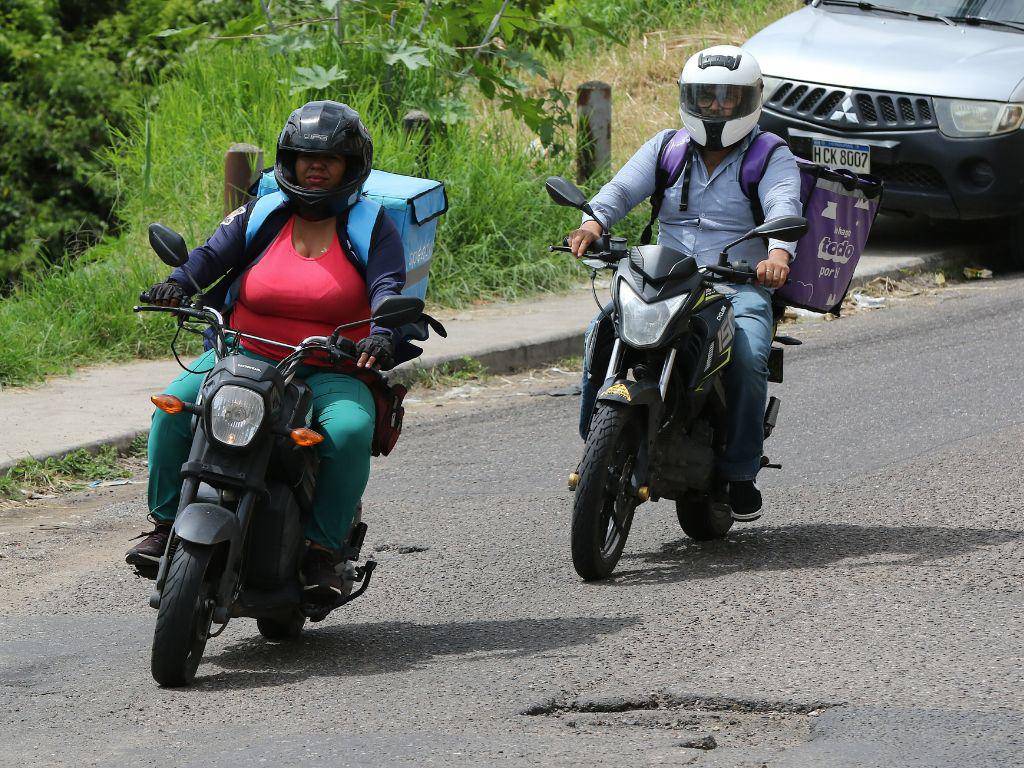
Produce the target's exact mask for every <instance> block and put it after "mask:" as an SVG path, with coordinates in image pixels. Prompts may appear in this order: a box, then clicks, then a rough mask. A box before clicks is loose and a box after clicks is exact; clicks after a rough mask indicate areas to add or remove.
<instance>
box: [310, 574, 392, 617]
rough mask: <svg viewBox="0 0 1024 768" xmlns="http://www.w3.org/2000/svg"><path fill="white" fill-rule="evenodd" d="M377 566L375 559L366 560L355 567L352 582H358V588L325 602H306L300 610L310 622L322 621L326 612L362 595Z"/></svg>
mask: <svg viewBox="0 0 1024 768" xmlns="http://www.w3.org/2000/svg"><path fill="white" fill-rule="evenodd" d="M376 567H377V561H376V560H367V561H366V562H365V563H363V564H362V565H361V566H358V567H357V568H356V569H355V579H354V582H355V583H356V584H359V589H357V590H356V591H355V592H352V593H351V594H348V595H339V596H338V598H337V599H336V600H335V601H334V602H332V603H327V604H322V603H307V604H305V605H303V606H302V612H303V613H305V614H306V616H308V617H309V620H310V621H312V622H317V621H323V620H324V619H326V618H327V614H329V613H330V612H331V611H333V610H334V609H336V608H340V607H341V606H343V605H345V604H346V603H351V602H352V601H353V600H355V599H356V598H357V597H360V596H362V594H363V593H364V592H365V591H366V588H367V587H368V586H370V577H371V576H372V575H373V569H374V568H376Z"/></svg>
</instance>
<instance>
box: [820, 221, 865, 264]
mask: <svg viewBox="0 0 1024 768" xmlns="http://www.w3.org/2000/svg"><path fill="white" fill-rule="evenodd" d="M836 232H837V233H838V235H839V236H842V235H845V236H847V237H849V235H850V230H848V229H842V228H837V229H836ZM854 251H856V248H855V247H854V244H853V243H851V242H850V241H849V240H847V239H843V240H840V239H839V237H838V236H837V237H836V239H835V240H833V239H832V238H831V237H829V236H828V235H825V236H824V237H823V238H821V240H819V241H818V258H819V259H821V260H822V261H834V262H835V263H836V264H845V263H846V262H848V261H849V260H850V257H851V256H853V254H854Z"/></svg>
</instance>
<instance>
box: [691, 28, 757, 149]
mask: <svg viewBox="0 0 1024 768" xmlns="http://www.w3.org/2000/svg"><path fill="white" fill-rule="evenodd" d="M763 87H764V86H763V83H762V82H761V67H759V66H758V64H757V61H756V60H755V59H754V57H753V56H751V55H750V53H749V52H747V51H744V50H743V49H741V48H737V47H736V46H735V45H715V46H713V47H711V48H707V49H706V50H703V51H701V52H700V53H695V54H694V55H693V56H691V57H690V58H689V60H688V61H687V62H686V66H685V67H683V73H682V74H681V75H679V114H680V115H681V116H682V118H683V127H684V128H685V129H686V132H687V133H689V134H690V138H692V139H693V142H694V143H695V144H698V145H700V146H702V147H706V148H707V149H724V148H725V147H730V146H732V145H733V144H735V143H736V142H738V141H740V140H741V139H742V138H743V137H744V136H746V135H747V134H748V133H750V132H751V131H752V130H754V126H755V125H757V119H758V118H759V117H760V116H761V96H762V90H763Z"/></svg>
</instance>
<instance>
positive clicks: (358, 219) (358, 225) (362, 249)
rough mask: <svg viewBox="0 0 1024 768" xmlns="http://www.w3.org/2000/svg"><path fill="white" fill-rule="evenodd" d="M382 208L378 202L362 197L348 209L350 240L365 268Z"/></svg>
mask: <svg viewBox="0 0 1024 768" xmlns="http://www.w3.org/2000/svg"><path fill="white" fill-rule="evenodd" d="M382 207H383V206H382V205H381V204H380V203H378V202H377V201H375V200H371V199H370V198H368V197H365V196H361V197H360V198H359V199H358V200H357V201H356V203H355V205H353V206H352V207H351V208H349V209H348V239H349V242H350V243H352V248H353V249H354V250H355V252H356V254H355V255H356V257H357V258H358V259H359V261H360V263H361V264H362V265H363V266H364V267H365V266H366V263H367V262H368V261H369V260H370V240H371V238H372V237H373V229H374V227H375V226H376V225H377V217H378V216H379V215H380V209H381V208H382Z"/></svg>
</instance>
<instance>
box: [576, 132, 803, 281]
mask: <svg viewBox="0 0 1024 768" xmlns="http://www.w3.org/2000/svg"><path fill="white" fill-rule="evenodd" d="M759 132H760V129H759V128H755V129H754V132H752V133H751V134H750V135H749V136H747V137H746V138H745V139H744V140H743V141H741V142H740V143H739V144H737V145H736V147H735V148H734V149H733V150H732V152H730V153H729V154H728V155H726V157H725V159H724V160H722V162H721V163H720V164H719V166H718V167H717V168H715V170H714V173H712V174H711V176H710V178H709V177H708V169H707V166H706V165H705V164H704V160H703V159H702V158H701V156H700V152H697V151H694V152H693V155H692V158H693V160H692V162H693V167H692V170H691V173H690V195H689V204H688V206H687V210H685V211H680V210H679V197H680V193H681V190H682V186H683V174H680V175H679V179H678V181H676V183H675V184H674V185H673V186H672V187H670V188H669V189H667V190H665V199H664V201H663V202H662V204H661V211H660V212H659V215H658V244H659V245H665V246H668V247H669V248H673V249H675V250H679V251H682V252H683V253H688V254H692V255H693V256H695V257H696V258H697V261H698V262H699V263H700V264H717V263H718V254H719V253H721V251H722V247H723V246H725V245H727V244H728V243H730V242H731V241H733V240H735V239H736V238H737V237H740V236H741V235H743V234H745V233H746V232H748V231H749V230H750V229H751V228H752V227H754V226H755V222H754V215H753V213H752V212H751V210H750V201H749V200H748V199H747V197H746V196H745V195H744V194H743V190H742V189H741V188H740V161H741V159H742V157H743V153H744V152H745V151H746V149H747V147H748V146H750V142H751V141H753V140H754V136H756V135H757V133H759ZM667 133H668V131H667V130H666V131H660V132H659V133H658V134H657V135H655V136H654V137H653V138H651V139H650V140H649V141H648V142H647V143H646V144H644V145H643V146H642V147H640V149H638V150H637V152H636V154H635V155H633V157H631V158H630V159H629V161H628V162H627V163H626V164H625V165H624V166H622V168H620V169H619V172H618V173H616V174H615V177H614V178H613V179H612V180H611V181H609V182H608V183H607V184H605V185H604V186H603V187H601V191H600V192H598V193H597V195H595V196H594V199H593V200H591V201H590V205H591V207H593V209H594V213H596V214H597V218H598V220H599V223H601V224H603V225H604V226H605V227H607V228H610V227H612V226H614V225H615V224H616V223H617V222H618V221H619V220H621V219H622V218H623V217H625V215H626V214H627V213H629V212H630V211H631V210H632V209H633V208H634V207H635V206H636V205H638V204H640V203H642V202H644V201H645V200H647V199H648V198H649V197H650V196H651V194H653V192H654V172H655V168H656V167H657V164H658V152H659V151H660V149H661V143H662V140H663V139H664V138H665V135H666V134H667ZM694 149H696V148H694ZM758 193H759V196H760V198H761V209H762V210H763V211H764V215H765V220H766V221H767V220H768V219H774V218H776V217H778V216H801V215H803V206H802V204H801V202H800V171H799V169H798V168H797V165H796V160H795V159H794V157H793V153H792V152H790V150H789V147H786V146H781V147H779V148H778V149H777V150H775V152H774V153H773V154H772V157H771V160H770V161H769V163H768V167H767V168H766V169H765V172H764V176H763V178H762V179H761V184H760V186H759V187H758ZM589 219H590V217H589V216H585V217H584V219H583V220H584V221H587V220H589ZM773 248H781V249H783V250H784V251H786V252H787V253H789V255H790V258H792V257H793V255H794V253H795V250H796V243H785V242H782V241H781V240H771V241H769V243H768V247H767V248H766V247H765V244H764V240H760V239H758V240H749V241H747V242H745V243H740V244H739V245H737V246H735V247H734V248H732V249H730V250H729V259H730V260H731V261H742V260H746V261H747V262H748V263H749V264H750V265H754V264H757V263H758V262H760V261H763V260H764V259H765V257H766V256H767V254H768V250H771V249H773Z"/></svg>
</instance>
